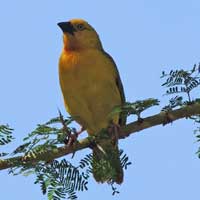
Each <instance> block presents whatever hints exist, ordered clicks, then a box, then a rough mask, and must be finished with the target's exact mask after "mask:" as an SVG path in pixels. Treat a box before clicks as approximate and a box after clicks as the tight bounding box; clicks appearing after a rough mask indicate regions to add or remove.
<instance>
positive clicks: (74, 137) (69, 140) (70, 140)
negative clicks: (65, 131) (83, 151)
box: [65, 127, 85, 146]
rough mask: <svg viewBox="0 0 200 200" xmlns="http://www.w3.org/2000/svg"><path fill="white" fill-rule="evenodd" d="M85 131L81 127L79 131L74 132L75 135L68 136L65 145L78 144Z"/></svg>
mask: <svg viewBox="0 0 200 200" xmlns="http://www.w3.org/2000/svg"><path fill="white" fill-rule="evenodd" d="M83 131H85V128H83V127H81V129H80V130H79V131H76V130H75V131H74V133H73V134H72V133H71V134H70V135H68V136H67V138H66V141H65V144H66V145H67V146H72V145H73V144H74V143H75V142H77V139H78V136H79V135H80V134H81V133H82V132H83Z"/></svg>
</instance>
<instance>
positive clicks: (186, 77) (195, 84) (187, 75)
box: [161, 64, 200, 158]
mask: <svg viewBox="0 0 200 200" xmlns="http://www.w3.org/2000/svg"><path fill="white" fill-rule="evenodd" d="M161 78H164V79H165V82H164V83H163V84H162V86H165V87H167V90H166V93H165V94H167V95H173V97H172V98H171V99H170V100H169V104H168V105H166V106H165V107H164V108H163V109H162V110H163V111H170V110H173V109H174V108H177V107H182V106H185V105H190V104H193V103H200V99H199V98H196V99H193V98H192V96H191V93H192V91H193V90H194V89H197V88H199V86H200V64H199V65H198V66H197V65H196V64H195V65H194V67H193V68H192V69H191V70H188V71H186V70H183V69H181V70H171V71H170V72H169V73H166V72H162V76H161ZM181 94H186V97H187V99H186V98H185V96H181ZM190 119H192V120H194V121H195V123H196V124H198V127H197V128H196V130H195V131H194V133H195V135H196V138H197V142H200V126H199V124H200V115H197V116H191V117H190ZM197 155H198V157H199V158H200V147H199V149H198V151H197Z"/></svg>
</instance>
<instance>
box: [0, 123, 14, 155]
mask: <svg viewBox="0 0 200 200" xmlns="http://www.w3.org/2000/svg"><path fill="white" fill-rule="evenodd" d="M12 131H13V129H12V128H10V127H9V126H8V125H0V146H3V145H6V144H8V143H10V142H12V141H13V139H14V137H13V136H12ZM8 154H9V153H6V152H0V157H4V156H7V155H8Z"/></svg>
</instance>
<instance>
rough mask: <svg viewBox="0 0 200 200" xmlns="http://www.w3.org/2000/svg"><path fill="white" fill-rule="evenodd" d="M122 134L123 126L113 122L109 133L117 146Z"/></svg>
mask: <svg viewBox="0 0 200 200" xmlns="http://www.w3.org/2000/svg"><path fill="white" fill-rule="evenodd" d="M121 132H122V130H121V126H120V125H119V124H115V123H113V122H112V123H111V124H110V125H109V127H108V133H109V134H110V135H111V138H112V140H113V141H114V143H115V144H117V142H118V139H119V136H120V133H121Z"/></svg>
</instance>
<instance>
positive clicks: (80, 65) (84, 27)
mask: <svg viewBox="0 0 200 200" xmlns="http://www.w3.org/2000/svg"><path fill="white" fill-rule="evenodd" d="M57 25H58V26H59V27H60V28H61V30H62V32H63V48H62V52H61V55H60V58H59V81H60V86H61V91H62V95H63V99H64V105H65V108H66V110H67V112H68V113H69V114H70V115H71V116H72V117H73V119H74V120H75V121H76V122H78V123H79V124H80V125H81V126H82V127H83V129H85V130H86V131H87V132H88V134H89V135H91V136H96V135H98V134H100V133H101V130H108V129H109V127H113V126H112V125H113V124H114V127H115V128H114V129H115V130H116V127H118V126H120V127H121V126H123V125H125V123H126V117H125V116H123V115H122V114H121V113H119V112H118V113H115V114H111V113H112V111H113V109H114V108H115V107H116V106H122V105H123V104H124V103H125V94H124V89H123V85H122V81H121V78H120V75H119V71H118V69H117V66H116V64H115V62H114V60H113V58H112V57H111V56H110V55H109V54H108V53H107V52H106V51H104V49H103V46H102V43H101V40H100V37H99V35H98V33H97V32H96V30H95V29H94V28H93V27H92V26H91V25H90V24H89V23H88V22H87V21H85V20H83V19H71V20H69V21H64V22H59V23H58V24H57ZM111 135H112V134H111ZM111 135H110V134H109V132H106V136H107V137H106V138H105V140H102V143H101V144H97V145H94V147H93V159H94V160H95V162H93V169H92V172H93V176H94V178H95V180H96V181H97V182H99V183H105V182H107V183H111V182H115V183H117V184H121V183H122V182H123V176H124V175H123V169H122V164H121V161H120V156H119V149H118V144H117V142H116V140H115V141H114V140H112V139H111V138H113V137H111ZM106 163H107V164H106ZM104 165H105V166H107V167H105V166H104ZM103 170H104V171H103Z"/></svg>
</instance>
